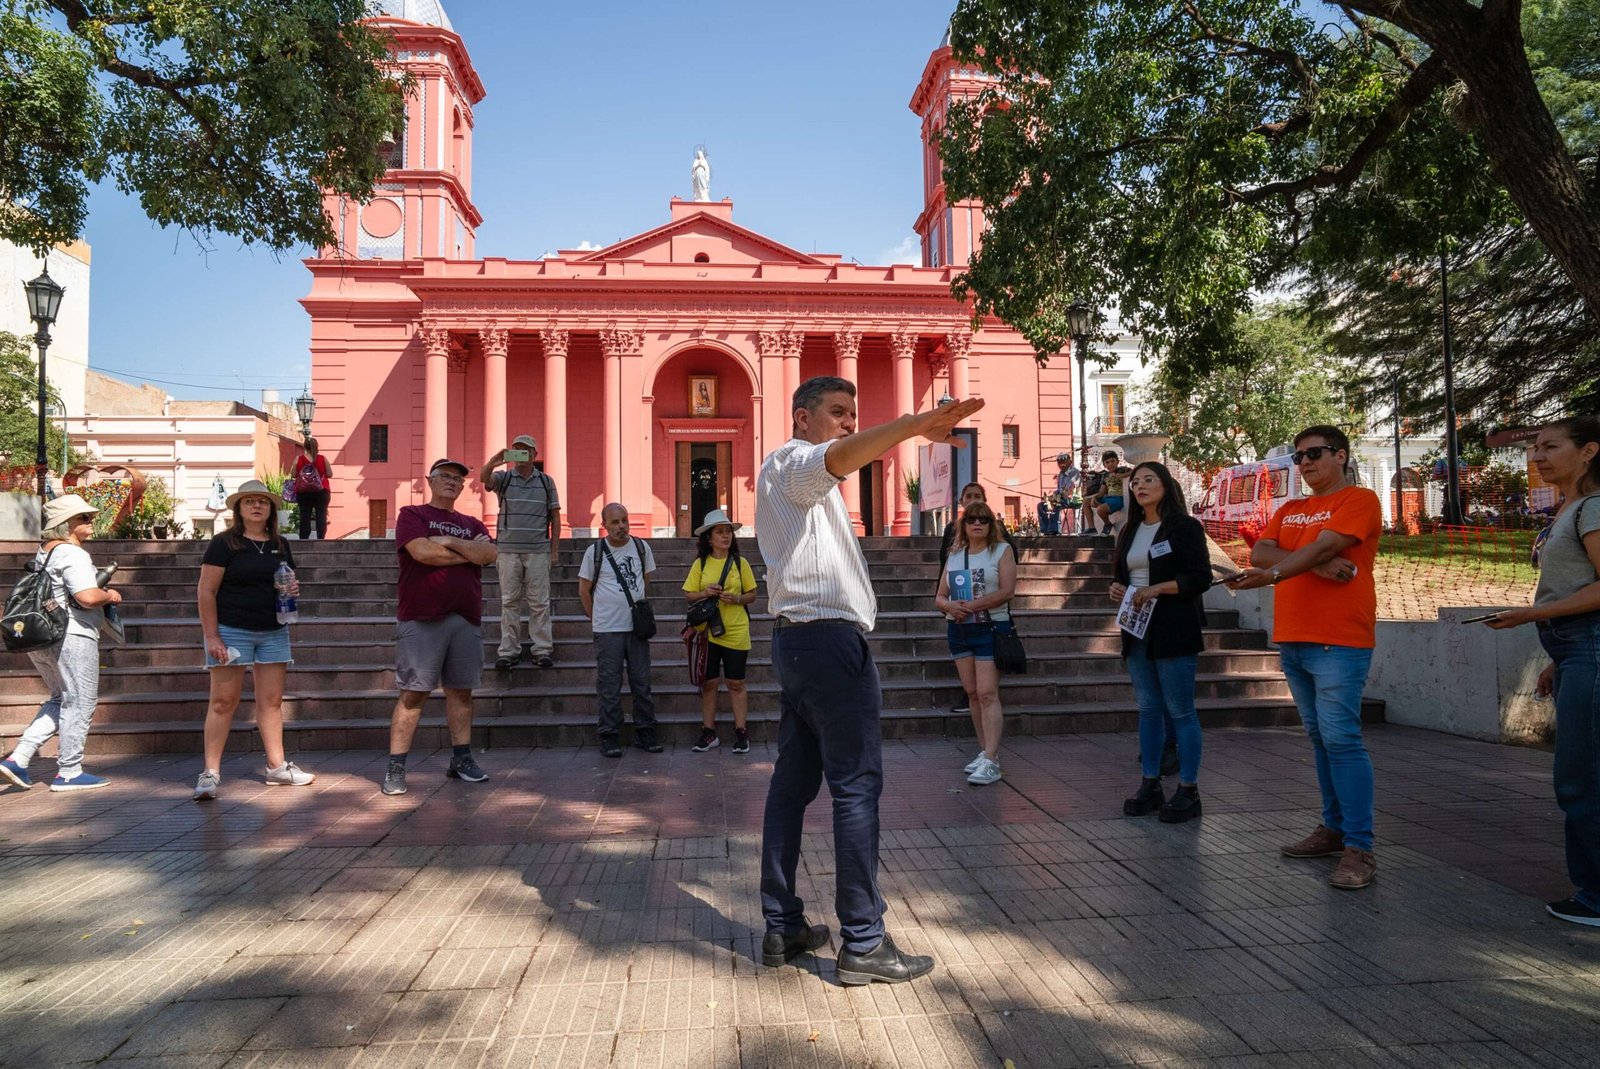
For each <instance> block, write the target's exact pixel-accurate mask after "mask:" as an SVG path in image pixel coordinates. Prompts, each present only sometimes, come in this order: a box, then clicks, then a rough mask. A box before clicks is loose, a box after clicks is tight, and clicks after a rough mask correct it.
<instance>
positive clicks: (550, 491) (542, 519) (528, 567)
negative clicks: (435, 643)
mask: <svg viewBox="0 0 1600 1069" xmlns="http://www.w3.org/2000/svg"><path fill="white" fill-rule="evenodd" d="M538 459H539V443H538V442H536V441H534V438H533V435H531V434H522V435H518V436H517V438H516V439H515V440H514V441H512V443H511V445H510V446H509V447H508V448H506V449H502V450H500V452H498V453H496V454H495V455H494V456H492V457H490V458H489V459H488V460H487V461H486V462H485V463H484V465H483V467H482V469H480V470H479V472H478V478H479V479H480V480H482V482H483V485H484V486H485V487H487V488H488V490H489V491H490V492H491V493H493V494H495V495H497V496H498V497H499V498H500V518H499V520H498V521H497V525H496V530H495V542H496V544H497V546H498V548H499V550H500V556H499V557H497V558H495V570H496V572H497V573H498V575H499V578H500V648H499V650H498V651H497V653H498V656H497V657H496V659H495V662H494V666H495V667H496V668H498V669H501V670H502V671H503V670H505V669H508V668H510V667H512V666H513V665H515V664H516V663H517V661H518V660H519V659H521V657H522V641H521V636H522V613H523V611H524V608H526V611H527V613H528V653H529V656H530V657H532V658H533V660H534V662H535V663H537V664H538V666H539V667H540V668H549V667H551V666H553V665H554V664H555V658H554V653H555V639H554V634H553V629H552V626H551V619H550V577H551V575H552V574H553V572H554V571H555V567H556V564H557V560H558V556H559V554H558V553H557V543H558V540H559V539H560V537H561V495H560V494H559V493H558V492H557V491H556V484H555V480H554V479H551V478H550V476H548V475H546V474H545V473H544V472H543V471H541V470H539V467H538V464H537V463H536V462H537V461H538ZM502 464H506V465H507V466H506V467H505V468H503V469H502V468H500V465H502ZM497 469H498V470H497Z"/></svg>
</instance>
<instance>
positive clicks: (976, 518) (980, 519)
mask: <svg viewBox="0 0 1600 1069" xmlns="http://www.w3.org/2000/svg"><path fill="white" fill-rule="evenodd" d="M967 522H968V523H977V524H982V525H983V526H984V527H988V526H989V525H990V524H992V523H994V521H993V520H988V519H984V518H983V517H982V516H974V517H972V518H971V519H969V520H968V521H967Z"/></svg>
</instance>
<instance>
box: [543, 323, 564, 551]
mask: <svg viewBox="0 0 1600 1069" xmlns="http://www.w3.org/2000/svg"><path fill="white" fill-rule="evenodd" d="M567 340H568V335H567V332H566V331H565V330H562V329H561V328H560V327H545V328H544V329H543V330H541V331H540V332H539V341H540V342H541V343H542V344H543V345H544V437H543V438H542V439H541V441H543V442H544V471H545V474H546V475H548V476H550V479H551V481H552V482H554V483H555V484H556V493H558V494H565V493H566V492H567V454H568V451H569V447H568V445H567ZM563 515H571V513H570V512H568V511H566V510H563ZM569 526H570V525H569ZM556 534H557V535H558V536H559V535H560V534H561V532H560V531H557V532H556Z"/></svg>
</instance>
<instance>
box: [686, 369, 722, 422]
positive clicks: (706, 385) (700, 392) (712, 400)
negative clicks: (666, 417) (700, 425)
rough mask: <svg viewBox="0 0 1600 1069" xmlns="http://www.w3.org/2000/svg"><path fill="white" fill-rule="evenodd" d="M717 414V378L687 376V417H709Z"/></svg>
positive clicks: (713, 376) (712, 376) (711, 376)
mask: <svg viewBox="0 0 1600 1069" xmlns="http://www.w3.org/2000/svg"><path fill="white" fill-rule="evenodd" d="M716 414H717V377H716V376H715V375H690V376H689V415H691V416H711V417H715V416H716Z"/></svg>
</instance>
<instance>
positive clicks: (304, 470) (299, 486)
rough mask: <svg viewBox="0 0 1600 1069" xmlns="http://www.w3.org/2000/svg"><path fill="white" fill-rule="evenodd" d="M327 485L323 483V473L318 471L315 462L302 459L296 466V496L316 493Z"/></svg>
mask: <svg viewBox="0 0 1600 1069" xmlns="http://www.w3.org/2000/svg"><path fill="white" fill-rule="evenodd" d="M325 485H326V484H325V483H324V482H323V481H322V472H320V471H318V470H317V462H316V461H315V460H307V459H306V458H305V457H301V458H300V459H299V460H298V461H296V462H295V466H294V489H295V493H296V494H301V493H313V494H314V493H316V492H317V491H318V490H321V489H322V488H323V486H325Z"/></svg>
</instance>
